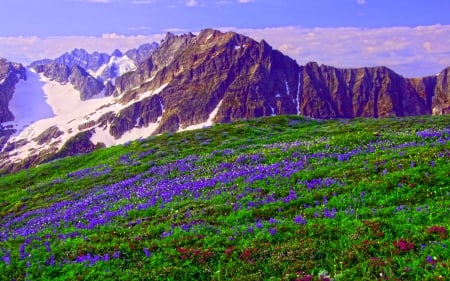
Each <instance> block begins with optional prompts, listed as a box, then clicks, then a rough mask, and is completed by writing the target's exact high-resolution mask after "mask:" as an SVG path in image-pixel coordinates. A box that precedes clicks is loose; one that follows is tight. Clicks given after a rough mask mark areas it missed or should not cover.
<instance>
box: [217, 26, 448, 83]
mask: <svg viewBox="0 0 450 281" xmlns="http://www.w3.org/2000/svg"><path fill="white" fill-rule="evenodd" d="M221 30H224V31H225V30H233V31H236V32H240V33H243V34H246V35H248V36H250V37H252V38H254V39H255V40H258V41H259V40H262V39H264V40H265V41H267V42H268V43H269V44H270V45H272V46H273V47H274V48H275V49H278V50H280V51H282V52H283V53H284V54H286V55H288V56H290V57H292V58H293V59H295V60H296V61H297V62H298V63H300V64H305V63H307V62H309V61H317V62H319V63H323V64H328V65H332V66H336V67H362V66H377V65H385V66H387V67H389V68H392V69H393V70H394V71H396V72H397V73H399V74H402V75H404V76H408V77H416V76H425V75H432V74H434V73H436V72H439V71H441V70H442V69H444V68H446V67H448V66H450V64H449V63H447V62H448V61H449V57H450V25H431V26H418V27H386V28H374V29H363V28H301V27H293V26H292V27H279V28H265V29H237V28H233V27H228V28H221Z"/></svg>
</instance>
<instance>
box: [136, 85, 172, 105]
mask: <svg viewBox="0 0 450 281" xmlns="http://www.w3.org/2000/svg"><path fill="white" fill-rule="evenodd" d="M168 84H169V83H166V84H162V85H161V86H159V87H158V88H156V89H155V90H153V91H147V92H144V93H142V94H141V96H140V97H139V99H138V100H137V101H141V100H143V99H144V98H147V97H151V96H153V95H156V94H159V93H161V91H162V90H164V88H165V87H167V85H168Z"/></svg>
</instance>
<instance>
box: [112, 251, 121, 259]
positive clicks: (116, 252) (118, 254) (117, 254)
mask: <svg viewBox="0 0 450 281" xmlns="http://www.w3.org/2000/svg"><path fill="white" fill-rule="evenodd" d="M112 257H113V258H114V259H118V258H119V257H120V251H115V252H114V254H113V256H112Z"/></svg>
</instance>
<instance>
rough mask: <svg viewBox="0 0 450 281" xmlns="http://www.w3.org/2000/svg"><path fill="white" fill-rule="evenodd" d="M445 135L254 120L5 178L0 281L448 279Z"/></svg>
mask: <svg viewBox="0 0 450 281" xmlns="http://www.w3.org/2000/svg"><path fill="white" fill-rule="evenodd" d="M449 125H450V116H421V117H408V118H384V119H353V120H344V119H341V120H314V119H310V118H303V117H299V116H292V115H290V116H276V117H267V118H257V119H252V120H247V121H237V122H234V123H232V124H218V125H216V126H213V127H211V128H207V129H203V130H196V131H191V132H181V133H177V134H163V135H159V136H154V137H152V138H149V139H144V140H140V141H133V142H131V143H128V144H127V145H123V146H122V145H121V146H115V147H111V148H107V149H100V150H97V151H94V152H93V153H89V154H85V155H78V156H75V157H68V158H65V159H60V160H57V161H54V162H51V163H46V164H43V165H40V166H39V167H36V168H32V169H28V170H25V171H21V172H19V173H17V174H11V175H4V176H2V177H0V280H12V279H15V280H91V279H98V280H122V279H123V280H125V279H126V280H168V279H169V280H219V279H220V280H314V281H319V280H327V279H331V278H333V279H334V280H377V279H378V278H380V277H381V279H386V280H395V279H398V278H400V279H402V280H445V277H446V276H447V275H448V272H449V262H450V260H449V257H450V248H449V247H448V245H449V243H450V238H449V235H448V233H449V231H450V222H449V220H448V217H449V215H450V196H449V195H450V178H449V177H448V171H449V170H450V161H449V159H450V126H449ZM320 275H322V276H320ZM442 277H444V278H442Z"/></svg>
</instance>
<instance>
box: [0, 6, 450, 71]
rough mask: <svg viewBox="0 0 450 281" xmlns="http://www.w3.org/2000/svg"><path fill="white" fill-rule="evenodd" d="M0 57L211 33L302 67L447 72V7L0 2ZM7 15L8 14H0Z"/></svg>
mask: <svg viewBox="0 0 450 281" xmlns="http://www.w3.org/2000/svg"><path fill="white" fill-rule="evenodd" d="M1 6H2V15H3V16H2V17H0V26H1V28H0V42H2V43H1V44H0V56H1V57H6V58H8V59H10V60H16V61H20V62H24V63H28V62H30V61H32V60H34V59H41V58H43V57H55V56H57V55H59V54H61V53H63V52H65V51H69V50H71V49H73V48H75V47H84V48H86V49H88V50H89V51H94V50H98V51H105V52H111V51H112V50H113V49H115V48H119V49H123V50H125V49H128V48H132V47H137V46H138V45H139V44H142V43H144V42H149V41H157V42H158V41H159V40H161V38H162V37H163V36H164V33H166V32H167V31H171V32H175V33H183V32H188V31H191V32H194V33H195V32H198V31H199V30H201V29H203V28H206V27H212V28H218V29H220V30H223V31H227V30H233V31H237V32H241V33H244V34H246V35H249V36H252V37H253V38H255V39H257V40H260V39H265V40H266V41H268V42H269V43H270V44H271V45H272V46H273V47H274V48H277V49H280V50H281V51H283V52H285V53H286V54H287V55H289V56H291V57H293V58H294V59H296V60H297V61H298V62H299V63H306V62H307V61H310V60H314V61H318V62H319V63H324V64H331V65H334V66H338V67H360V66H365V65H367V66H373V65H380V64H384V65H387V66H388V67H391V68H393V69H394V70H395V71H397V72H399V73H400V74H403V75H405V76H419V75H427V74H434V73H436V72H438V71H440V70H442V69H443V68H445V67H447V66H450V42H449V40H450V16H449V14H448V11H450V1H448V0H409V1H405V0H2V1H1ZM5 15H7V16H5Z"/></svg>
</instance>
